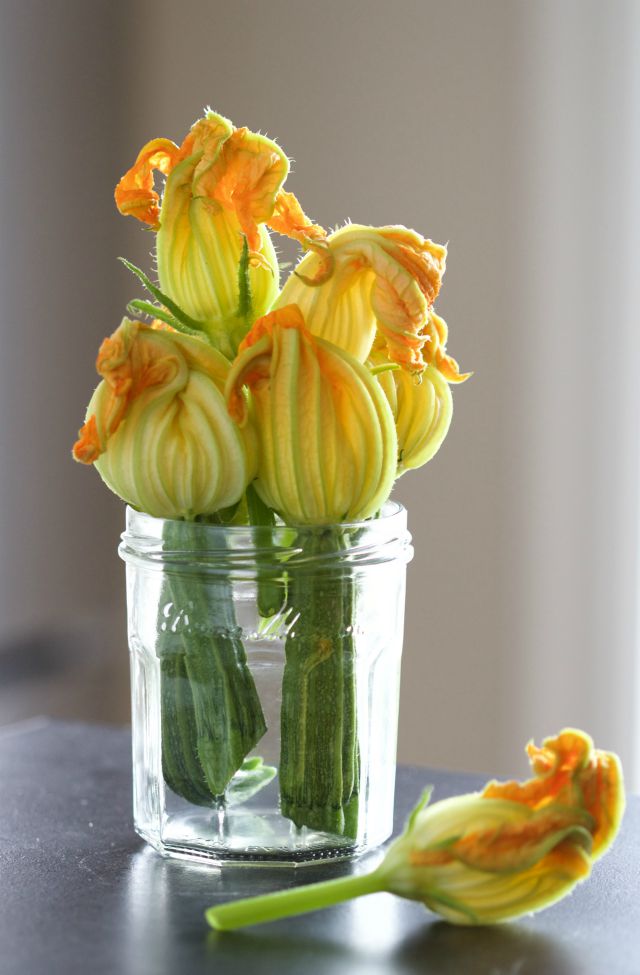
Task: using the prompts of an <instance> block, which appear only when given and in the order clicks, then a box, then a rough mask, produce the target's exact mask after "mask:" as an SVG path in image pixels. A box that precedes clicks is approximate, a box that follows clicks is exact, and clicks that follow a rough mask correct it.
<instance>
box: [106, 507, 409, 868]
mask: <svg viewBox="0 0 640 975" xmlns="http://www.w3.org/2000/svg"><path fill="white" fill-rule="evenodd" d="M119 551H120V555H121V556H122V558H123V559H124V560H125V561H126V563H127V601H128V617H129V646H130V651H131V684H132V704H133V706H132V725H133V786H134V788H133V793H134V821H135V828H136V830H137V832H138V833H139V834H140V835H141V836H142V837H143V838H144V839H145V840H146V841H147V842H148V843H150V844H151V845H152V846H153V847H154V848H155V849H156V850H158V851H159V852H160V853H162V854H163V855H165V856H173V857H182V858H189V859H198V860H202V859H204V860H209V861H211V862H213V863H216V864H222V863H229V862H233V861H236V862H244V863H247V862H248V863H257V862H266V861H268V862H271V863H285V864H291V863H297V862H304V861H313V860H324V859H327V858H344V857H348V856H352V855H354V854H356V853H360V852H363V851H364V850H366V849H369V848H371V847H375V846H377V845H378V844H380V843H382V842H384V840H386V839H387V838H388V836H389V835H390V833H391V829H392V816H393V795H394V781H395V756H396V738H397V721H398V695H399V679H400V654H401V649H402V634H403V623H404V593H405V575H406V564H407V562H408V561H409V560H410V558H411V556H412V554H413V550H412V548H411V537H410V535H409V534H408V532H407V528H406V511H405V510H404V508H403V507H402V506H401V505H399V504H396V503H393V502H389V503H387V504H386V505H385V507H384V508H383V510H382V512H381V514H380V517H378V518H376V519H373V520H369V521H366V522H361V523H354V524H341V525H336V526H332V527H328V528H290V527H286V526H277V527H275V528H263V527H248V526H237V527H236V526H223V525H211V524H202V523H198V522H182V521H168V520H162V519H158V518H152V517H150V516H149V515H145V514H141V513H139V512H136V511H133V510H132V509H127V527H126V531H125V532H124V534H123V536H122V544H121V546H120V550H119Z"/></svg>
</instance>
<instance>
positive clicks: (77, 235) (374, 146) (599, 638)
mask: <svg viewBox="0 0 640 975" xmlns="http://www.w3.org/2000/svg"><path fill="white" fill-rule="evenodd" d="M639 38H640V8H639V7H638V5H637V4H636V3H634V2H633V0H628V2H626V0H615V2H612V3H610V4H608V5H607V8H606V14H605V12H604V8H603V6H602V4H600V3H597V2H595V0H558V2H551V0H549V2H547V0H537V2H535V3H533V2H531V3H524V2H517V0H516V2H513V0H483V2H482V3H476V2H473V0H467V2H462V0H453V2H449V3H448V4H444V5H443V4H436V3H435V2H432V0H422V2H418V0H396V2H395V3H394V5H393V6H391V5H390V4H387V3H384V2H383V0H368V2H363V0H346V2H345V0H343V2H338V0H325V3H323V4H322V5H318V4H312V3H307V2H294V0H271V2H270V3H260V2H258V0H251V2H246V0H236V2H235V3H234V4H229V3H222V2H218V0H214V2H206V0H183V2H181V3H180V4H177V3H175V2H174V3H170V2H169V0H135V2H129V3H124V2H100V0H94V2H92V3H91V4H86V3H83V2H81V0H58V2H55V3H50V2H47V0H15V2H12V0H4V2H3V3H2V4H1V5H0V119H1V124H2V127H1V130H0V151H1V163H0V166H1V168H0V287H1V292H0V293H1V295H2V303H1V305H0V309H1V311H0V328H1V329H2V355H1V356H0V424H1V426H0V431H1V432H0V436H1V438H2V440H1V442H2V452H1V457H2V460H1V462H0V526H1V528H0V532H1V534H0V537H1V538H2V547H1V549H0V552H1V555H0V722H2V721H4V722H6V721H9V720H15V719H16V718H19V717H23V716H27V715H28V714H33V713H53V714H60V715H71V716H79V717H85V718H92V719H102V720H111V721H125V720H127V717H128V699H127V694H128V690H127V671H126V667H127V660H126V643H125V626H124V598H123V589H124V571H123V567H122V566H121V564H120V563H119V561H118V559H117V556H116V554H115V548H116V542H117V537H118V533H119V531H120V530H121V527H122V519H123V510H122V505H121V504H120V502H118V501H117V499H115V498H114V497H112V496H110V495H109V493H108V492H107V491H106V489H104V488H103V486H102V484H101V483H100V482H99V479H98V477H97V476H96V475H95V474H94V473H93V472H91V471H87V470H84V469H81V468H79V467H77V466H75V465H74V464H73V463H72V462H71V460H70V456H69V450H70V445H71V443H72V441H73V438H74V435H75V432H76V430H77V428H78V426H79V425H80V423H81V422H82V419H83V411H84V408H85V405H86V403H87V401H88V397H89V395H90V393H91V390H92V388H93V384H94V378H93V371H92V370H93V362H94V358H95V353H96V350H97V347H98V344H99V342H100V340H101V338H102V337H103V336H104V335H106V334H107V333H109V332H111V331H112V330H113V328H114V327H115V325H116V324H117V323H118V322H119V319H120V316H121V314H122V312H123V309H124V303H125V302H126V300H127V298H130V297H132V296H134V295H135V294H137V293H138V291H137V287H136V285H135V283H134V282H133V281H132V280H131V279H130V278H129V277H128V275H127V272H126V271H125V270H124V269H123V268H121V267H120V266H119V265H118V264H117V263H116V260H115V258H116V256H117V255H118V254H123V253H124V254H126V255H127V256H128V257H130V258H131V259H132V260H133V261H134V262H136V263H138V264H141V265H143V266H145V267H147V268H149V267H150V260H149V253H148V252H149V249H150V247H151V243H152V240H151V237H150V236H149V235H148V234H146V233H145V232H144V231H142V230H141V229H140V225H136V224H135V222H134V221H133V220H124V219H123V218H121V217H118V215H117V213H116V211H115V207H114V205H113V202H112V191H113V187H114V186H115V183H116V182H117V180H118V178H119V177H120V175H121V174H122V172H123V171H124V170H125V169H126V168H128V166H129V165H130V164H131V162H132V161H133V159H134V157H135V155H136V153H137V151H138V149H139V148H140V147H141V146H142V144H143V143H144V142H146V141H147V140H148V139H150V138H152V137H155V136H160V135H164V136H168V137H170V138H173V139H174V140H176V141H181V139H182V138H183V136H184V134H185V133H186V131H187V129H188V127H189V125H190V124H191V122H192V121H193V120H195V119H196V118H197V117H199V116H200V115H201V114H202V109H203V108H204V107H205V106H206V105H209V104H210V105H211V106H212V107H214V108H215V109H217V110H218V111H220V112H222V113H223V114H225V115H227V116H228V117H230V118H231V119H233V121H234V122H235V123H236V124H237V125H243V124H245V125H248V126H249V127H250V128H253V129H260V130H262V131H265V132H266V133H267V134H268V135H270V136H275V137H277V138H278V140H279V141H280V143H281V144H282V145H283V146H284V148H285V150H286V151H287V153H288V154H289V155H291V156H292V157H293V158H294V159H295V167H294V173H293V175H292V177H291V178H290V182H289V184H288V186H289V187H290V188H291V189H292V190H293V191H294V192H296V193H297V194H298V195H299V196H300V198H301V199H302V201H303V204H304V206H305V209H306V210H307V212H308V213H309V214H310V215H311V216H312V217H313V218H314V219H316V220H317V221H318V222H320V223H322V224H323V225H324V226H333V225H336V224H340V223H341V222H342V221H344V220H345V219H346V218H351V219H352V220H353V221H354V222H364V223H371V224H377V225H381V224H386V223H404V224H406V225H408V226H411V227H415V228H416V229H417V230H419V231H420V232H422V233H424V234H425V235H426V236H430V237H432V238H433V239H434V240H438V241H449V262H448V270H447V275H446V278H445V285H444V289H443V292H442V295H441V297H440V299H439V302H438V311H439V312H440V313H441V314H442V315H443V316H444V317H445V318H446V319H447V321H448V323H449V326H450V329H451V338H450V343H449V348H450V351H451V353H452V354H453V355H454V356H455V357H456V358H458V360H459V361H460V363H461V365H462V367H463V368H465V369H473V370H475V374H474V377H473V379H472V380H470V381H469V382H468V383H467V384H466V385H465V386H463V387H459V388H457V389H455V390H454V398H455V417H454V422H453V426H452V430H451V433H450V435H449V437H448V439H447V442H446V443H445V445H444V447H443V448H442V450H441V452H440V454H439V455H438V456H437V458H436V459H435V461H434V462H433V463H431V464H429V465H428V467H426V468H424V469H423V470H421V471H419V472H416V473H413V474H411V473H410V474H408V475H407V476H406V477H405V478H403V479H402V480H401V481H400V482H399V483H398V485H397V489H396V496H397V497H398V498H399V499H400V500H402V501H403V502H404V503H405V504H406V505H407V507H408V509H409V516H410V527H411V530H412V532H413V535H414V541H415V548H416V557H415V560H414V562H413V564H412V566H411V567H410V575H409V591H408V604H407V635H406V643H405V646H406V652H405V660H404V670H403V688H402V717H401V726H400V746H399V748H400V758H401V759H402V760H404V761H409V762H415V763H418V764H424V765H428V764H430V765H440V766H449V767H454V768H467V769H477V770H481V771H485V772H488V773H495V774H510V773H513V772H519V771H522V759H521V749H522V744H523V743H524V741H526V740H527V738H528V737H530V736H532V735H533V736H536V737H539V736H541V735H543V734H545V733H551V732H554V731H555V730H558V729H559V728H560V727H562V726H563V725H567V724H576V725H578V726H581V727H584V728H585V729H587V730H589V731H590V732H591V733H592V734H593V735H594V737H595V738H596V740H597V741H598V742H599V743H602V745H603V746H606V747H607V748H614V749H616V750H618V751H619V752H620V753H621V755H622V756H623V759H624V761H625V764H626V766H627V770H628V773H633V770H635V774H636V775H638V774H639V773H640V727H639V726H638V723H637V721H636V718H635V715H636V714H637V712H638V704H639V702H640V678H639V676H638V672H639V669H640V668H639V667H638V639H637V629H638V628H637V615H638V614H637V607H638V577H637V570H636V565H637V550H638V539H639V531H638V528H639V525H640V517H639V514H640V512H639V510H638V498H639V490H638V489H639V485H638V474H637V467H638V463H637V462H638V445H639V442H640V440H639V436H638V434H639V431H638V415H639V407H640V394H639V392H638V383H637V380H636V378H635V369H636V363H637V362H638V357H639V355H638V354H639V352H640V348H639V346H640V338H639V333H638V326H637V308H638V298H639V295H638V291H639V288H640V286H639V284H638V272H637V268H638V266H640V240H639V231H638V227H639V226H640V223H639V221H638V203H639V196H640V192H639V189H638V184H637V173H638V170H639V167H638V163H639V162H640V131H639V129H640V124H639V113H638V106H639V104H640V69H639V68H638V59H637V50H638V42H639ZM636 781H638V779H636Z"/></svg>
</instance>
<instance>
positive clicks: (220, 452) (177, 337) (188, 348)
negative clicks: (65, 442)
mask: <svg viewBox="0 0 640 975" xmlns="http://www.w3.org/2000/svg"><path fill="white" fill-rule="evenodd" d="M96 366H97V370H98V372H99V374H100V375H101V376H102V377H103V378H102V382H101V383H100V384H99V386H98V387H97V389H96V391H95V393H94V394H93V397H92V398H91V402H90V403H89V407H88V409H87V420H86V422H85V424H84V426H83V427H82V429H81V430H80V433H79V439H78V441H77V443H76V444H75V446H74V448H73V455H74V457H75V459H76V460H78V461H80V462H82V463H85V464H94V466H95V467H96V469H97V470H98V472H99V474H100V476H101V477H102V479H103V480H104V481H105V483H106V484H107V485H108V487H110V488H111V490H112V491H114V492H115V493H116V494H117V495H119V497H121V498H122V499H123V500H124V501H126V502H127V503H128V504H130V505H132V506H133V507H135V508H138V509H139V510H141V511H145V512H146V513H147V514H150V515H154V516H156V517H159V518H192V517H194V516H195V515H199V514H211V513H213V512H215V511H217V510H219V509H220V508H226V507H229V506H230V505H232V504H235V502H237V501H238V500H239V499H240V498H241V496H242V494H243V493H244V490H245V488H246V486H247V484H248V482H249V481H250V480H251V479H252V477H253V476H254V474H255V466H254V464H255V461H254V457H255V446H254V442H253V431H252V428H251V426H250V425H246V426H245V429H244V430H242V431H241V430H240V429H239V428H238V426H237V425H236V424H235V423H234V422H233V420H232V419H231V417H230V416H229V414H228V411H227V408H226V404H225V400H224V396H223V390H224V384H225V381H226V378H227V374H228V372H229V363H228V361H227V360H226V359H225V358H224V356H222V355H221V354H220V353H219V352H217V351H216V350H215V349H213V348H211V347H210V346H209V345H208V344H207V343H206V342H204V341H202V340H200V339H198V338H191V337H190V336H188V335H181V334H179V333H177V332H174V331H172V330H170V329H166V328H160V329H158V328H155V327H152V326H148V325H142V324H140V323H139V322H132V321H129V320H128V319H126V318H125V319H124V320H123V322H122V324H121V325H120V327H119V328H118V329H117V330H116V331H115V332H114V333H113V335H112V336H111V337H110V338H108V339H105V341H104V342H103V343H102V346H101V348H100V352H99V354H98V360H97V364H96Z"/></svg>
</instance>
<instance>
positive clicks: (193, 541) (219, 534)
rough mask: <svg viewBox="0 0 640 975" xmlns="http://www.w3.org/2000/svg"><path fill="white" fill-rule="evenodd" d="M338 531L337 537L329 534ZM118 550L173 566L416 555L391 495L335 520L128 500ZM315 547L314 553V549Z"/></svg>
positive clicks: (309, 563)
mask: <svg viewBox="0 0 640 975" xmlns="http://www.w3.org/2000/svg"><path fill="white" fill-rule="evenodd" d="M330 532H333V536H334V537H333V538H329V539H328V544H326V543H325V539H326V537H327V535H328V533H330ZM121 538H122V541H121V544H120V547H119V549H118V552H119V554H120V556H121V558H122V559H124V561H125V562H132V563H136V564H138V565H145V566H149V565H151V566H155V567H157V568H161V569H167V568H168V569H170V570H174V571H181V572H182V571H187V570H190V569H193V570H194V571H200V570H205V571H208V572H212V571H216V572H222V571H235V570H244V569H245V568H247V567H249V566H250V565H251V564H252V563H253V564H255V562H256V560H257V561H260V562H261V564H264V563H265V562H266V563H269V564H273V565H279V564H282V563H283V562H284V561H286V562H287V563H288V565H289V566H293V565H296V566H299V567H308V568H309V569H311V568H313V570H314V571H315V570H318V569H319V568H324V567H328V566H329V565H331V566H335V565H336V562H339V561H343V562H345V563H348V564H350V565H354V564H358V565H372V564H377V563H379V562H388V561H392V560H396V559H399V560H401V561H404V562H408V561H409V560H410V559H411V558H412V555H413V549H412V547H411V535H410V534H409V532H408V531H407V512H406V509H405V508H404V506H403V505H402V504H400V502H398V501H387V502H385V504H384V505H383V507H382V508H381V511H380V514H379V516H378V517H376V518H369V519H367V520H366V521H353V522H340V523H338V524H335V525H315V526H309V525H299V526H296V525H285V524H277V525H275V526H273V527H266V526H255V525H210V524H206V523H201V522H188V521H179V520H172V519H168V518H155V517H154V516H153V515H148V514H145V513H144V512H141V511H136V510H135V509H134V508H131V507H130V506H127V512H126V529H125V531H124V532H123V534H122V536H121ZM310 553H311V554H310Z"/></svg>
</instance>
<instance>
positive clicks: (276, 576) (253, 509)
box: [246, 485, 284, 619]
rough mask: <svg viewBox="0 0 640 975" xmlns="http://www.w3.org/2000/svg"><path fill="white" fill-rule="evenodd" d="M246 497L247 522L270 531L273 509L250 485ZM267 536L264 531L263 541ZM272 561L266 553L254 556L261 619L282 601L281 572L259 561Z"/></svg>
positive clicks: (280, 604) (279, 605)
mask: <svg viewBox="0 0 640 975" xmlns="http://www.w3.org/2000/svg"><path fill="white" fill-rule="evenodd" d="M246 498H247V512H248V515H249V523H250V524H251V525H253V526H254V527H255V528H267V529H269V532H271V531H272V530H273V528H274V526H275V523H276V518H275V514H274V512H273V510H272V509H271V508H269V507H268V505H266V504H265V503H264V501H263V500H262V498H260V496H259V495H258V494H257V493H256V491H255V489H254V488H253V487H252V486H251V485H249V487H248V488H247V493H246ZM269 537H270V536H269V534H268V533H267V532H265V542H267V540H268V538H269ZM272 561H273V560H272V559H271V558H270V557H269V555H268V554H267V556H266V557H265V558H261V557H260V556H259V555H258V556H256V564H257V567H258V579H257V588H258V612H259V613H260V616H262V618H263V619H269V617H270V616H273V615H274V614H275V613H277V612H278V610H279V609H281V608H282V604H283V603H284V592H283V583H282V574H281V573H279V572H276V573H274V572H273V570H272V569H269V568H265V567H263V566H262V565H261V562H262V563H264V562H267V563H270V562H272Z"/></svg>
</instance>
